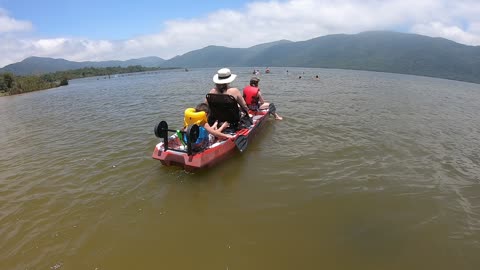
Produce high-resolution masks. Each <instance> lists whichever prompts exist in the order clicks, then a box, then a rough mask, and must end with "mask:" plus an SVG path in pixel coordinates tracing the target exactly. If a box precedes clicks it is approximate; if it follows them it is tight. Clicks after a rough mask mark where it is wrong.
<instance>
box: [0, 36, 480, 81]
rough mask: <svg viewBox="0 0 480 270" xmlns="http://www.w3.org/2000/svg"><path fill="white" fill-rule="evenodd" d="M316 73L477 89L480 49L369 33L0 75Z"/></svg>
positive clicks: (21, 68)
mask: <svg viewBox="0 0 480 270" xmlns="http://www.w3.org/2000/svg"><path fill="white" fill-rule="evenodd" d="M130 65H141V66H145V67H159V66H161V67H186V68H195V67H239V66H243V67H258V66H270V67H320V68H340V69H357V70H370V71H382V72H391V73H402V74H413V75H421V76H429V77H438V78H445V79H452V80H459V81H467V82H474V83H480V46H467V45H463V44H459V43H456V42H453V41H450V40H447V39H443V38H432V37H427V36H422V35H416V34H405V33H397V32H385V31H372V32H363V33H360V34H355V35H345V34H339V35H328V36H322V37H318V38H314V39H310V40H306V41H299V42H292V41H288V40H280V41H276V42H271V43H265V44H260V45H256V46H253V47H250V48H228V47H220V46H208V47H205V48H203V49H199V50H194V51H191V52H188V53H185V54H183V55H180V56H176V57H173V58H171V59H169V60H163V59H161V58H158V57H146V58H140V59H132V60H128V61H103V62H72V61H67V60H64V59H52V58H40V57H29V58H27V59H25V60H23V61H22V62H19V63H15V64H11V65H8V66H6V67H4V68H3V69H0V73H1V72H6V71H9V72H13V73H14V74H16V75H27V74H40V73H48V72H55V71H64V70H69V69H79V68H83V67H109V66H121V67H126V66H130Z"/></svg>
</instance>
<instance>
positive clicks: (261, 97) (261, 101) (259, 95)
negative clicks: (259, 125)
mask: <svg viewBox="0 0 480 270" xmlns="http://www.w3.org/2000/svg"><path fill="white" fill-rule="evenodd" d="M257 97H258V103H260V105H262V104H263V103H265V100H264V99H263V96H262V93H260V89H258V92H257Z"/></svg>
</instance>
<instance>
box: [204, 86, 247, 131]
mask: <svg viewBox="0 0 480 270" xmlns="http://www.w3.org/2000/svg"><path fill="white" fill-rule="evenodd" d="M207 102H208V106H209V107H210V114H209V118H212V119H214V120H217V121H218V122H228V123H229V124H230V128H233V129H234V130H236V129H238V122H239V121H240V109H239V107H238V103H237V101H236V100H235V98H234V97H233V96H231V95H225V94H207Z"/></svg>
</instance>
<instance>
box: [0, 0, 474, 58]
mask: <svg viewBox="0 0 480 270" xmlns="http://www.w3.org/2000/svg"><path fill="white" fill-rule="evenodd" d="M3 14H5V13H3ZM479 14H480V1H477V0H456V1H451V0H385V1H382V0H328V1H327V0H324V1H322V0H289V1H263V2H262V1H257V2H250V3H249V4H247V5H246V6H244V7H243V8H242V9H240V10H217V11H214V12H212V13H210V14H208V15H207V16H205V17H201V18H193V19H189V20H184V19H182V20H171V21H167V22H165V25H164V26H165V27H164V28H163V30H162V31H161V32H159V33H152V34H150V35H144V36H137V37H132V38H130V39H128V40H122V41H109V40H87V39H76V38H64V37H58V38H52V39H33V38H30V39H25V38H24V39H14V38H13V37H11V36H9V37H8V38H7V37H6V36H5V35H4V36H3V37H2V36H1V35H0V50H1V51H0V66H2V65H5V64H8V63H11V62H16V61H20V60H22V59H23V58H25V57H28V56H31V55H36V56H49V57H62V58H66V59H69V60H75V61H86V60H109V59H129V58H135V57H143V56H150V55H156V56H160V57H163V58H167V59H168V58H171V57H173V56H175V55H177V54H183V53H186V52H188V51H191V50H195V49H200V48H203V47H205V46H208V45H219V46H228V47H249V46H253V45H256V44H259V43H264V42H270V41H275V40H280V39H289V40H292V41H299V40H307V39H310V38H314V37H318V36H322V35H327V34H337V33H358V32H362V31H368V30H398V31H405V32H413V33H419V34H424V35H429V36H436V37H444V38H448V39H452V40H454V41H457V42H460V43H464V44H470V45H480V16H479ZM0 18H8V19H9V20H11V21H15V22H17V21H16V20H14V19H12V18H10V17H8V16H6V15H2V13H1V10H0ZM19 23H22V22H19ZM23 23H26V22H23ZM0 25H1V23H0ZM27 25H28V23H27ZM27 28H28V27H25V26H24V28H23V29H27ZM30 28H31V25H30ZM4 29H6V28H5V27H4Z"/></svg>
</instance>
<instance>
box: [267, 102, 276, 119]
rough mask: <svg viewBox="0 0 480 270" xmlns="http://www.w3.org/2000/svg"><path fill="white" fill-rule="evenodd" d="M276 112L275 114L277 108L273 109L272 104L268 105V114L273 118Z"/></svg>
mask: <svg viewBox="0 0 480 270" xmlns="http://www.w3.org/2000/svg"><path fill="white" fill-rule="evenodd" d="M276 112H277V108H276V107H275V105H273V103H270V105H269V106H268V113H270V114H271V115H273V116H275V113H276Z"/></svg>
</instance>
